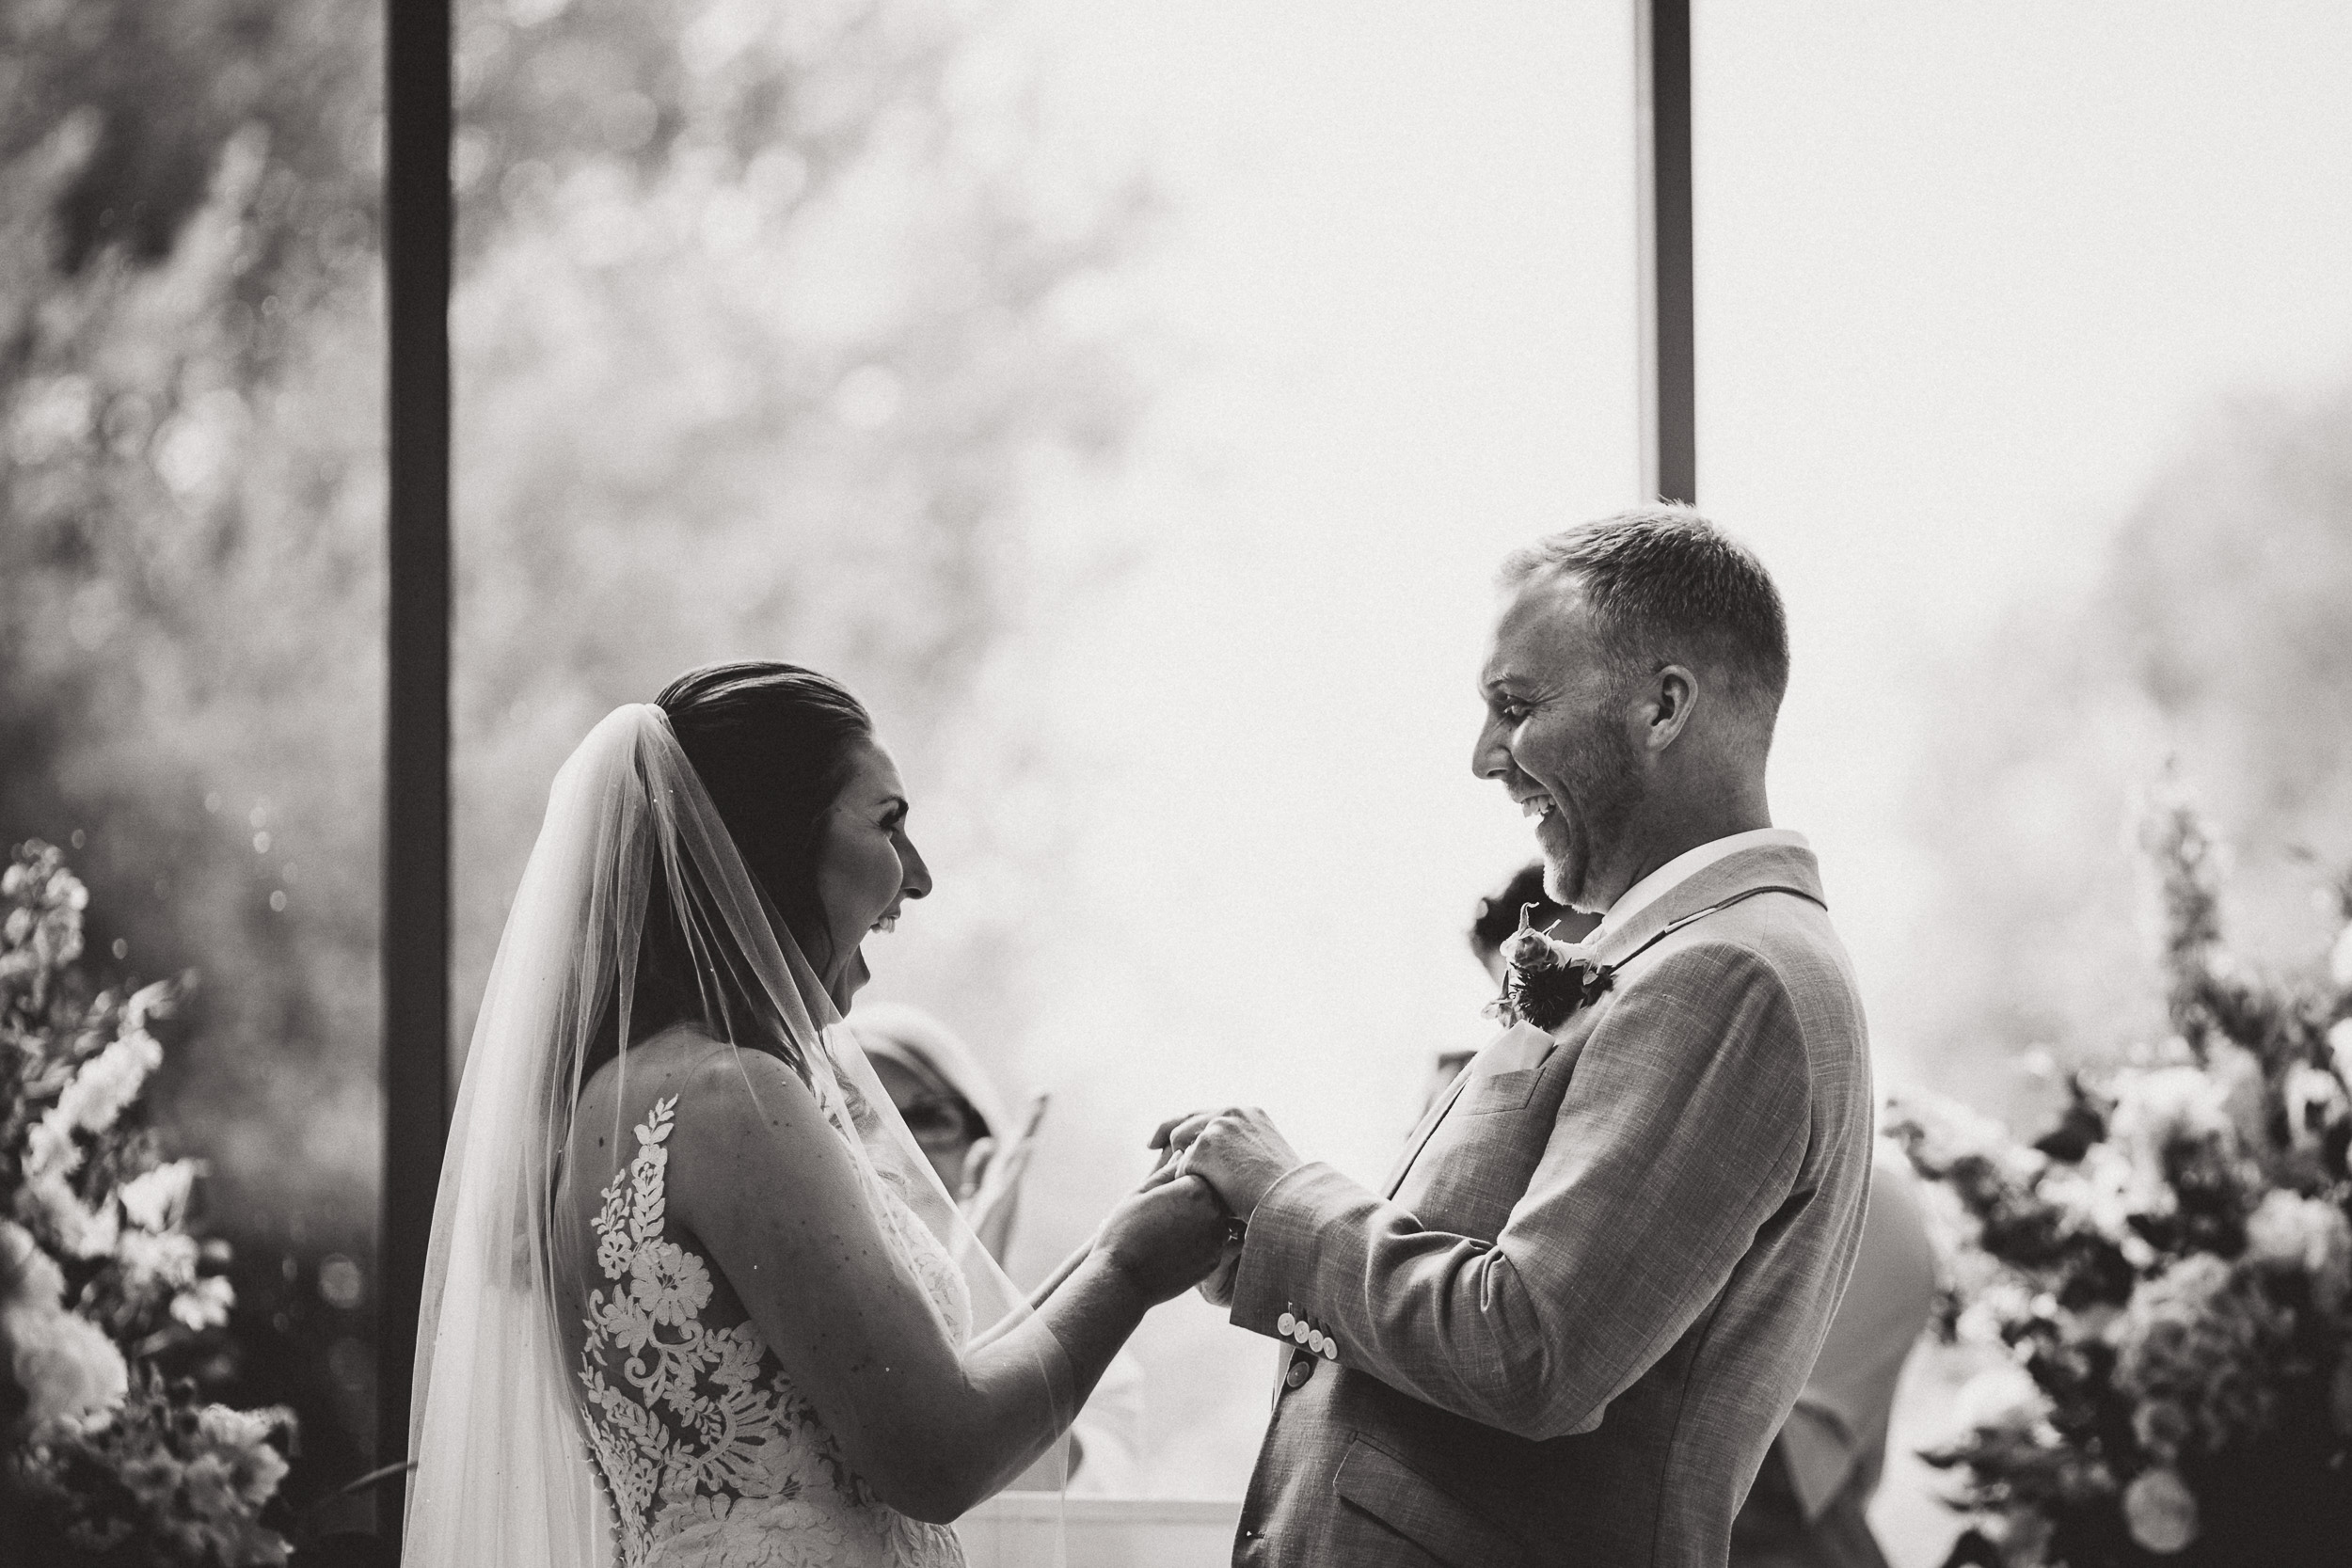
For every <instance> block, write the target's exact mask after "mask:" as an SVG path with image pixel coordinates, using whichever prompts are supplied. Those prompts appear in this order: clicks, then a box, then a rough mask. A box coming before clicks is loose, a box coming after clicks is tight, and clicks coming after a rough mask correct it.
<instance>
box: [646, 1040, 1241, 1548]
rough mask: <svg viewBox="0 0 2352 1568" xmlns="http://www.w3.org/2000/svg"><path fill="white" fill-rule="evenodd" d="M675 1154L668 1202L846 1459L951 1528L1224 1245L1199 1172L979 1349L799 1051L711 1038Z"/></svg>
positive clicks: (1065, 1416)
mask: <svg viewBox="0 0 2352 1568" xmlns="http://www.w3.org/2000/svg"><path fill="white" fill-rule="evenodd" d="M669 1149H670V1164H669V1170H668V1183H669V1194H670V1208H671V1212H672V1213H673V1215H674V1216H675V1218H677V1219H678V1220H679V1221H681V1222H682V1223H683V1224H685V1225H686V1226H687V1227H689V1228H690V1229H691V1230H692V1231H693V1232H694V1234H695V1235H696V1236H697V1237H698V1238H699V1239H700V1240H701V1242H702V1243H703V1244H704V1245H705V1246H706V1247H707V1249H708V1250H709V1253H710V1256H711V1259H712V1260H713V1261H714V1262H715V1263H717V1264H718V1266H719V1267H720V1268H721V1269H722V1270H723V1271H724V1273H725V1275H726V1276H727V1280H728V1283H730V1284H731V1285H733V1286H734V1287H735V1291H736V1293H737V1294H738V1295H739V1296H740V1297H741V1298H742V1300H743V1304H744V1307H745V1308H746V1309H747V1310H748V1311H749V1312H750V1313H751V1316H752V1320H753V1322H754V1323H756V1324H757V1325H758V1328H759V1332H760V1336H761V1338H764V1339H766V1340H767V1342H768V1345H769V1347H770V1348H771V1350H772V1351H773V1352H774V1353H775V1355H776V1358H777V1360H778V1361H780V1362H781V1363H782V1364H783V1366H784V1369H785V1371H786V1372H787V1375H788V1376H789V1377H790V1378H791V1380H792V1383H793V1385H794V1386H795V1387H796V1388H798V1389H799V1390H800V1392H801V1393H802V1394H803V1395H804V1396H805V1397H806V1398H807V1399H808V1400H809V1401H810V1402H811V1403H813V1404H814V1405H815V1406H816V1407H817V1411H818V1415H819V1416H820V1417H822V1418H823V1419H824V1422H825V1425H826V1427H827V1429H828V1430H829V1431H831V1432H832V1433H833V1434H834V1438H835V1439H836V1440H837V1441H838V1442H839V1443H840V1445H841V1447H842V1450H843V1457H845V1458H846V1459H847V1460H848V1461H849V1462H850V1465H852V1466H853V1467H854V1468H855V1469H856V1470H857V1472H858V1473H859V1474H860V1475H862V1476H864V1477H865V1478H866V1481H867V1482H868V1483H869V1484H870V1485H872V1486H873V1488H874V1489H875V1491H876V1492H877V1493H879V1494H880V1495H881V1497H882V1499H883V1500H884V1501H885V1502H887V1503H889V1504H890V1505H891V1506H892V1507H894V1508H897V1509H898V1510H899V1511H900V1512H901V1513H909V1514H912V1515H914V1517H916V1518H919V1519H927V1520H932V1521H936V1522H946V1521H948V1520H952V1519H954V1518H956V1517H957V1516H958V1515H960V1514H961V1513H963V1512H964V1511H965V1510H967V1509H969V1508H970V1507H971V1506H972V1505H973V1504H974V1503H976V1502H978V1501H979V1500H980V1499H982V1498H984V1497H988V1496H990V1495H991V1494H992V1493H993V1492H994V1491H996V1490H997V1489H998V1488H1000V1487H1002V1486H1003V1485H1004V1484H1005V1483H1006V1482H1008V1481H1010V1480H1011V1479H1012V1478H1013V1477H1015V1476H1017V1475H1019V1474H1020V1472H1021V1471H1022V1470H1023V1469H1024V1468H1025V1467H1026V1466H1027V1465H1028V1464H1029V1463H1030V1461H1032V1460H1033V1459H1035V1458H1036V1457H1037V1455H1038V1454H1039V1453H1041V1452H1042V1451H1043V1450H1044V1449H1045V1448H1046V1447H1047V1446H1048V1445H1050V1444H1051V1443H1052V1442H1053V1440H1054V1439H1055V1437H1057V1435H1059V1433H1061V1431H1062V1430H1063V1428H1065V1427H1066V1426H1068V1424H1069V1422H1070V1420H1071V1418H1073V1416H1075V1415H1076V1414H1077V1410H1078V1407H1079V1405H1081V1404H1083V1403H1084V1402H1085V1400H1086V1397H1087V1395H1088V1394H1089V1393H1090V1392H1092V1390H1093V1387H1094V1385H1095V1382H1096V1381H1097V1380H1098V1379H1099V1378H1100V1377H1101V1376H1102V1374H1103V1369H1104V1367H1105V1366H1106V1365H1108V1364H1109V1362H1110V1359H1111V1357H1112V1355H1113V1354H1116V1353H1117V1352H1118V1349H1119V1347H1120V1345H1121V1344H1122V1343H1124V1342H1125V1340H1126V1338H1127V1336H1128V1335H1129V1334H1131V1333H1133V1332H1134V1330H1135V1326H1136V1323H1138V1322H1140V1321H1141V1319H1142V1317H1143V1314H1144V1313H1145V1312H1146V1311H1147V1310H1149V1309H1150V1308H1151V1307H1152V1306H1154V1305H1155V1304H1157V1303H1158V1302H1161V1301H1165V1300H1167V1299H1168V1298H1169V1297H1170V1296H1173V1295H1176V1294H1178V1293H1180V1292H1181V1291H1184V1290H1185V1289H1186V1288H1187V1287H1189V1286H1190V1285H1191V1284H1192V1283H1193V1281H1194V1280H1196V1279H1198V1278H1199V1277H1200V1276H1201V1275H1204V1274H1206V1273H1207V1272H1208V1270H1209V1269H1210V1268H1211V1267H1213V1266H1214V1265H1215V1263H1216V1257H1217V1253H1218V1249H1219V1246H1220V1244H1221V1242H1222V1239H1223V1232H1224V1217H1223V1211H1222V1210H1221V1208H1220V1207H1219V1206H1218V1205H1217V1203H1216V1198H1215V1197H1214V1196H1212V1195H1211V1194H1210V1192H1209V1190H1208V1188H1207V1185H1206V1183H1204V1182H1200V1181H1198V1180H1185V1181H1182V1182H1178V1183H1174V1184H1171V1185H1168V1186H1163V1187H1160V1188H1157V1189H1155V1190H1154V1191H1152V1192H1149V1193H1139V1194H1136V1195H1134V1196H1130V1197H1128V1198H1127V1199H1125V1200H1123V1201H1122V1202H1121V1203H1120V1206H1119V1207H1118V1208H1117V1209H1116V1210H1114V1211H1113V1212H1112V1215H1111V1217H1110V1219H1109V1220H1108V1221H1106V1222H1105V1224H1104V1232H1103V1235H1102V1237H1101V1238H1100V1239H1099V1240H1098V1242H1097V1244H1096V1245H1095V1247H1094V1250H1093V1252H1092V1253H1091V1254H1089V1257H1088V1259H1086V1261H1085V1262H1083V1263H1081V1264H1080V1265H1079V1266H1078V1268H1077V1269H1075V1270H1074V1271H1073V1273H1072V1274H1071V1275H1070V1276H1069V1278H1067V1279H1066V1280H1065V1281H1063V1283H1062V1284H1061V1285H1060V1286H1059V1287H1058V1288H1057V1290H1056V1291H1054V1293H1053V1294H1052V1295H1051V1296H1050V1297H1048V1298H1047V1299H1046V1301H1045V1302H1044V1303H1043V1305H1042V1306H1041V1308H1040V1309H1039V1311H1038V1313H1037V1315H1036V1316H1035V1317H1034V1318H1032V1319H1030V1320H1028V1321H1027V1322H1025V1323H1022V1324H1021V1325H1020V1326H1018V1327H1016V1328H1014V1329H1012V1330H1011V1331H1009V1332H1008V1333H1005V1334H1001V1335H998V1336H996V1337H994V1338H992V1339H990V1340H989V1341H988V1342H987V1344H986V1345H985V1346H983V1347H981V1348H978V1349H976V1350H970V1351H966V1350H964V1349H962V1348H961V1347H959V1346H958V1345H956V1344H954V1343H953V1342H951V1341H950V1340H949V1338H947V1336H946V1334H945V1333H944V1332H943V1331H942V1329H941V1327H940V1324H939V1322H938V1320H937V1319H936V1318H935V1317H933V1315H932V1313H931V1310H930V1307H929V1305H928V1304H927V1302H926V1300H925V1298H924V1295H923V1292H922V1290H921V1287H920V1286H919V1285H917V1284H916V1282H915V1281H914V1279H913V1278H911V1277H909V1275H907V1274H906V1273H905V1272H904V1270H903V1269H902V1268H901V1267H900V1265H899V1264H898V1261H897V1259H896V1256H895V1254H894V1252H893V1250H892V1248H891V1246H890V1244H889V1243H887V1242H886V1241H885V1240H884V1238H883V1236H882V1231H881V1229H880V1228H879V1227H878V1225H877V1223H876V1221H875V1218H874V1215H873V1213H872V1212H871V1211H870V1210H869V1209H868V1207H867V1205H866V1198H865V1196H864V1195H863V1193H862V1191H861V1189H860V1186H859V1180H858V1176H857V1173H856V1170H855V1167H854V1166H853V1165H852V1164H851V1156H850V1150H849V1148H847V1146H846V1145H845V1144H844V1143H843V1142H842V1140H841V1138H840V1136H839V1135H838V1134H837V1133H835V1132H834V1131H833V1130H832V1129H831V1128H830V1127H829V1126H827V1125H826V1122H825V1120H824V1117H823V1114H822V1113H821V1111H820V1110H819V1109H818V1104H817V1101H816V1098H815V1097H814V1096H813V1095H812V1094H811V1093H810V1092H809V1090H808V1088H807V1086H806V1085H803V1083H802V1082H801V1081H800V1080H799V1079H798V1078H797V1077H795V1076H794V1075H793V1073H792V1072H791V1070H790V1069H788V1068H787V1067H786V1066H784V1064H782V1063H781V1062H778V1061H776V1060H775V1059H774V1058H773V1057H771V1056H766V1055H762V1054H759V1053H752V1052H744V1053H740V1054H738V1053H735V1052H732V1051H726V1050H720V1051H718V1052H715V1053H713V1055H712V1056H711V1057H710V1058H708V1059H707V1060H706V1061H705V1062H704V1063H703V1064H702V1065H701V1066H700V1067H698V1068H696V1069H694V1070H693V1075H692V1078H691V1081H690V1082H689V1084H688V1085H687V1088H686V1092H685V1093H684V1094H683V1095H681V1097H680V1100H679V1107H678V1119H677V1131H676V1132H675V1133H673V1134H672V1136H671V1139H670V1144H669ZM1196 1265H1197V1266H1196Z"/></svg>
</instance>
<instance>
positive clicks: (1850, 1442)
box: [1731, 1139, 1935, 1568]
mask: <svg viewBox="0 0 2352 1568" xmlns="http://www.w3.org/2000/svg"><path fill="white" fill-rule="evenodd" d="M1934 1303H1935V1251H1934V1246H1933V1243H1931V1242H1930V1241H1929V1240H1928V1230H1927V1224H1926V1221H1925V1220H1924V1219H1923V1218H1922V1217H1921V1214H1920V1212H1919V1196H1918V1189H1917V1179H1916V1178H1915V1177H1914V1176H1913V1175H1912V1172H1911V1162H1910V1161H1909V1160H1907V1159H1905V1158H1904V1157H1903V1154H1902V1151H1901V1150H1899V1149H1898V1148H1895V1147H1894V1146H1892V1145H1891V1144H1889V1143H1887V1142H1886V1141H1885V1140H1884V1139H1881V1140H1879V1143H1878V1147H1877V1148H1876V1150H1875V1153H1874V1158H1873V1159H1872V1162H1871V1171H1870V1196H1869V1200H1868V1202H1867V1205H1866V1206H1865V1208H1864V1210H1863V1217H1862V1244H1861V1246H1860V1248H1859V1249H1858V1250H1857V1251H1856V1252H1855V1254H1854V1265H1853V1277H1852V1278H1851V1279H1850V1280H1849V1281H1847V1284H1846V1294H1845V1296H1844V1297H1843V1299H1841V1300H1840V1301H1839V1302H1838V1304H1837V1312H1836V1316H1834V1317H1832V1318H1831V1319H1830V1323H1829V1338H1827V1339H1825V1340H1823V1341H1822V1343H1821V1356H1820V1360H1818V1361H1816V1362H1815V1363H1814V1364H1813V1375H1812V1376H1811V1377H1810V1378H1808V1379H1806V1381H1805V1386H1804V1392H1803V1393H1802V1394H1799V1395H1798V1396H1797V1407H1796V1408H1795V1409H1794V1410H1792V1411H1790V1412H1789V1413H1788V1421H1787V1422H1786V1423H1784V1424H1783V1425H1782V1427H1781V1429H1780V1435H1779V1436H1778V1437H1777V1438H1775V1439H1773V1441H1772V1451H1771V1452H1770V1453H1768V1454H1766V1455H1765V1456H1764V1467H1763V1468H1762V1469H1761V1470H1759V1471H1757V1472H1756V1485H1755V1486H1754V1488H1752V1489H1751V1490H1750V1491H1749V1493H1748V1500H1747V1502H1746V1503H1745V1504H1744V1505H1742V1506H1741V1508H1740V1513H1739V1517H1737V1518H1736V1519H1734V1520H1733V1521H1732V1525H1731V1564H1732V1568H1887V1564H1886V1554H1885V1553H1884V1552H1883V1551H1881V1550H1880V1549H1879V1544H1878V1538H1877V1537H1876V1536H1874V1535H1872V1534H1871V1532H1870V1525H1869V1520H1868V1517H1867V1515H1868V1512H1869V1506H1870V1498H1871V1497H1872V1495H1873V1494H1875V1493H1876V1492H1877V1491H1878V1485H1879V1477H1880V1474H1881V1473H1882V1472H1883V1470H1884V1468H1885V1465H1886V1427H1887V1418H1888V1416H1889V1415H1890V1413H1891V1412H1892V1411H1893V1409H1894V1406H1895V1385H1896V1382H1897V1380H1899V1378H1900V1377H1901V1376H1902V1370H1903V1362H1904V1361H1905V1360H1906V1359H1907V1358H1908V1357H1909V1356H1910V1354H1911V1347H1912V1346H1913V1345H1914V1344H1916V1343H1917V1342H1918V1339H1919V1336H1920V1333H1921V1332H1922V1331H1923V1330H1925V1329H1926V1327H1927V1326H1928V1314H1929V1312H1930V1311H1931V1308H1932V1307H1933V1306H1934Z"/></svg>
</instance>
